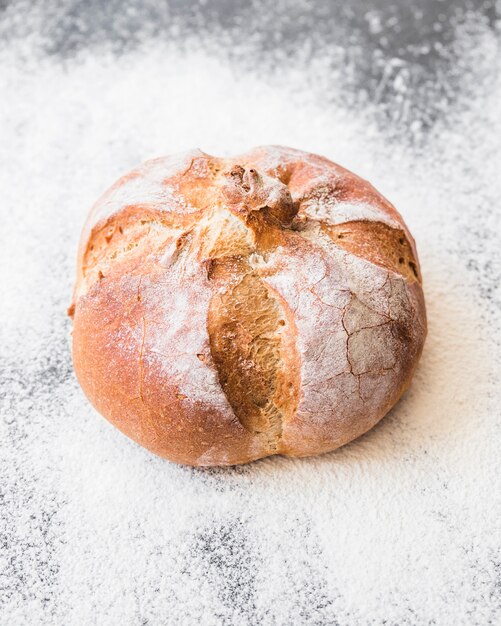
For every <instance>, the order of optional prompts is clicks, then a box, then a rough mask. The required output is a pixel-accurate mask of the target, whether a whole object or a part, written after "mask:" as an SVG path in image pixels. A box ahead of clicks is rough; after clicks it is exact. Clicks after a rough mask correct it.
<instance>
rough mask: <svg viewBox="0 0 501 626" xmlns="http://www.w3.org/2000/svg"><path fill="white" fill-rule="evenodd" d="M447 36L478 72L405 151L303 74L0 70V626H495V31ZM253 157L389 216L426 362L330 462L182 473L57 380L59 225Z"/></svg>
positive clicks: (140, 64) (145, 61)
mask: <svg viewBox="0 0 501 626" xmlns="http://www.w3.org/2000/svg"><path fill="white" fill-rule="evenodd" d="M458 37H459V42H460V44H461V45H462V46H463V48H462V50H461V51H460V53H458V54H459V56H458V67H459V68H461V67H470V66H471V64H472V59H473V61H474V62H475V63H476V64H477V72H476V74H475V75H473V76H469V75H467V74H466V75H465V80H464V84H463V85H462V87H461V89H462V90H463V91H462V92H461V94H463V93H464V96H463V95H461V94H460V95H459V97H458V99H457V102H458V103H459V104H457V105H456V106H451V108H450V111H449V112H448V114H447V115H446V118H447V119H446V122H438V123H437V124H436V125H435V127H434V128H433V129H432V130H431V131H430V132H429V133H424V132H423V133H421V132H420V131H419V129H417V130H416V129H415V128H414V130H413V132H414V134H413V140H414V141H413V142H412V143H409V142H407V141H406V140H405V138H404V139H401V140H399V139H398V138H393V139H392V140H391V141H390V140H389V139H388V138H387V135H386V134H385V132H384V130H381V129H379V130H378V127H377V126H376V125H375V123H374V116H373V113H374V111H373V108H372V106H367V107H365V108H364V109H363V110H360V108H354V107H351V106H346V105H345V104H344V103H343V93H342V91H340V89H341V88H340V87H339V86H338V83H337V82H336V80H334V79H332V77H331V76H330V75H329V74H328V73H326V72H324V73H322V72H320V71H318V68H317V69H315V67H311V66H310V65H308V63H307V62H306V61H305V62H301V63H300V62H296V63H295V64H294V63H293V64H290V65H285V66H284V67H282V68H280V71H278V70H277V71H276V72H275V73H272V72H271V70H269V71H266V72H263V71H262V70H261V71H260V70H259V66H258V67H256V69H255V70H254V71H251V70H246V71H245V72H242V71H239V67H238V65H237V64H236V63H235V64H234V65H232V64H231V63H230V62H229V61H228V62H225V63H221V62H218V60H217V58H216V57H213V56H207V55H205V54H204V53H203V52H202V51H198V50H197V49H196V47H194V46H193V45H192V44H188V45H187V46H186V49H185V50H184V51H182V52H180V51H177V50H176V49H175V48H174V47H173V46H172V47H169V46H167V45H162V44H160V43H152V44H150V45H149V46H144V47H141V48H139V49H136V50H135V51H131V52H129V53H127V54H125V55H123V56H120V57H114V56H113V55H111V54H110V53H108V52H107V51H106V50H105V49H102V50H99V49H94V50H93V52H82V53H81V55H80V56H78V57H76V58H73V59H71V60H67V61H66V62H64V63H62V62H61V61H58V60H57V59H51V58H49V57H44V56H42V57H40V58H38V57H35V56H34V55H33V54H31V53H30V48H29V44H25V46H24V48H23V50H22V51H19V50H18V49H17V48H16V47H15V46H13V47H11V49H10V51H3V52H1V53H0V89H1V94H2V101H1V106H0V128H1V136H2V141H1V142H0V215H1V220H2V221H1V224H2V228H1V233H0V237H1V242H0V277H1V286H2V298H1V300H0V319H1V326H0V339H1V352H0V355H1V361H0V367H1V372H0V373H1V377H2V386H1V390H0V398H1V402H2V404H1V416H0V442H1V443H0V472H1V476H2V481H1V486H0V511H1V513H0V537H1V541H0V614H1V615H2V618H1V619H0V621H2V623H5V624H13V625H14V624H15V625H24V624H29V625H35V624H50V625H53V624H65V625H81V624H113V625H114V624H141V625H146V624H149V625H153V624H155V625H156V624H169V625H171V624H172V625H178V624H183V625H184V624H187V625H191V624H203V625H218V624H231V625H236V624H238V625H239V626H240V625H247V624H249V625H250V624H256V625H257V624H259V625H265V626H266V625H268V624H269V625H271V624H276V625H285V624H287V625H288V624H294V625H302V624H308V625H310V624H316V625H323V624H339V625H343V626H346V625H357V626H359V625H362V626H365V625H369V624H388V625H398V626H404V625H406V624H409V625H422V624H437V625H449V624H455V625H459V624H465V625H466V624H468V625H472V624H497V623H500V622H501V546H500V543H501V542H500V537H501V521H500V520H501V454H500V451H499V448H500V440H501V420H500V409H499V407H500V406H501V387H500V385H499V378H500V373H501V292H500V289H501V288H500V286H499V285H500V283H501V279H500V276H501V268H500V253H499V240H500V236H501V232H500V229H501V219H500V210H501V209H500V198H501V176H500V174H499V172H500V168H501V160H500V154H501V153H500V150H499V137H500V136H501V115H500V112H501V85H500V83H499V76H493V75H492V72H490V70H489V68H491V67H492V66H496V67H498V68H499V61H498V60H497V59H496V45H497V44H496V39H495V35H494V34H493V33H492V32H490V31H488V30H487V29H485V30H480V31H479V32H478V33H476V34H475V36H473V35H471V34H468V33H466V34H463V35H461V34H459V35H458ZM458 45H459V44H458ZM21 52H22V54H21ZM462 64H463V65H462ZM496 64H497V65H496ZM392 72H393V70H392ZM390 75H391V76H393V74H391V73H390ZM312 76H313V77H312ZM395 80H396V79H395ZM310 85H311V87H312V89H311V90H310V89H309V86H310ZM322 94H326V95H327V96H328V97H323V96H322ZM388 134H391V133H390V132H388ZM272 143H277V144H285V145H291V146H294V147H298V148H301V149H304V150H309V151H312V152H318V153H320V154H324V155H326V156H327V157H329V158H332V159H333V160H335V161H337V162H339V163H341V164H342V165H344V166H346V167H348V168H350V169H353V170H354V171H355V172H357V173H358V174H360V175H362V176H364V177H366V178H368V179H369V180H370V181H371V182H373V183H374V185H375V186H376V187H377V188H378V189H379V190H380V191H382V192H383V193H384V194H385V195H386V196H387V197H388V198H389V199H390V200H391V201H392V202H393V203H394V204H395V205H396V206H397V208H398V209H399V210H400V211H401V213H402V214H403V216H404V218H405V220H406V222H407V224H408V226H409V227H410V229H411V231H412V233H413V235H414V236H415V239H416V241H417V245H418V252H419V255H420V259H421V263H422V270H423V276H424V283H425V292H426V298H427V307H428V317H429V335H428V340H427V343H426V346H425V351H424V354H423V357H422V361H421V364H420V366H419V369H418V372H417V374H416V377H415V380H414V383H413V385H412V387H411V389H410V391H409V392H408V393H407V395H406V396H405V398H404V399H403V401H401V402H400V403H399V404H398V405H397V407H396V408H395V409H394V410H393V411H392V412H391V414H390V415H389V416H388V417H387V418H386V419H384V420H383V421H382V422H381V424H380V425H379V426H378V427H376V428H375V429H374V430H373V431H372V432H370V433H368V434H367V435H366V436H364V437H363V438H361V439H360V440H358V441H356V442H354V443H353V444H351V445H349V446H346V447H345V448H343V449H341V450H339V451H337V452H335V453H332V454H329V455H326V456H322V457H318V458H311V459H304V460H289V459H286V458H280V457H276V458H270V459H266V460H263V461H260V462H256V463H254V464H251V465H248V466H244V467H240V468H234V469H226V470H211V471H204V470H193V469H189V468H183V467H178V466H176V465H173V464H171V463H168V462H166V461H163V460H161V459H158V458H156V457H153V456H152V455H151V454H150V453H148V452H147V451H145V450H143V449H141V448H139V447H138V446H137V445H135V444H134V443H132V442H131V441H129V440H127V439H126V438H125V437H124V436H123V435H121V434H120V433H119V432H118V431H117V430H115V429H114V428H113V427H111V426H110V425H109V424H108V423H107V422H106V421H105V420H104V419H102V418H101V417H100V416H99V415H97V413H95V411H94V410H93V409H92V408H91V407H90V405H89V404H88V402H87V401H86V399H85V398H84V396H83V394H82V392H81V391H80V389H79V387H78V385H77V383H76V381H75V379H74V376H73V374H72V371H71V361H70V351H69V345H70V337H69V333H70V326H71V325H70V323H69V320H68V319H67V318H66V313H65V309H66V307H67V306H68V305H69V303H70V297H71V287H72V282H73V278H74V259H75V255H76V246H77V240H78V235H79V232H80V228H81V226H82V224H83V221H84V218H85V215H86V213H87V210H88V209H89V207H90V206H91V205H92V203H93V201H94V200H95V199H96V198H97V197H98V196H99V195H100V194H101V193H102V192H103V191H104V190H105V189H106V188H107V187H108V186H109V185H110V184H111V183H112V182H113V181H114V180H115V179H116V178H117V177H118V176H119V175H121V174H123V173H125V172H127V171H128V170H129V169H131V168H132V167H134V166H136V165H137V164H139V163H140V162H141V161H143V160H145V159H148V158H152V157H155V156H160V155H163V154H169V153H175V152H180V151H183V150H186V149H189V148H192V147H199V148H201V149H202V150H204V151H205V152H208V153H213V154H216V155H229V154H232V153H239V152H243V151H245V150H247V149H248V148H250V147H252V146H254V145H259V144H272ZM4 620H5V621H4Z"/></svg>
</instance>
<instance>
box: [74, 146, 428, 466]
mask: <svg viewBox="0 0 501 626" xmlns="http://www.w3.org/2000/svg"><path fill="white" fill-rule="evenodd" d="M69 313H70V315H72V316H73V317H74V331H73V361H74V367H75V372H76V374H77V377H78V379H79V381H80V384H81V385H82V388H83V389H84V391H85V393H86V394H87V396H88V397H89V399H90V400H91V402H92V403H93V404H94V406H95V407H96V409H97V410H98V411H99V412H100V413H102V414H103V415H104V416H105V417H106V418H107V419H109V420H110V421H111V422H112V423H113V424H115V425H116V426H117V427H118V428H119V429H120V430H122V432H124V433H125V434H126V435H128V436H129V437H131V438H132V439H134V440H135V441H137V442H139V443H140V444H141V445H143V446H145V447H147V448H149V449H150V450H152V451H153V452H155V453H156V454H159V455H161V456H164V457H167V458H169V459H171V460H173V461H176V462H179V463H186V464H191V465H230V464H236V463H244V462H247V461H251V460H254V459H257V458H260V457H263V456H268V455H270V454H276V453H281V454H287V455H291V456H304V455H310V454H317V453H321V452H326V451H328V450H333V449H335V448H336V447H338V446H340V445H343V444H344V443H347V442H348V441H351V440H352V439H354V438H355V437H357V436H359V435H360V434H362V433H363V432H365V431H367V430H368V429H369V428H371V427H372V426H373V425H374V424H375V423H376V422H377V421H379V419H381V417H383V415H384V414H385V413H386V412H387V411H388V410H389V409H390V408H391V406H393V404H394V403H395V402H396V401H397V400H398V398H399V397H400V396H401V394H402V393H403V392H404V391H405V389H406V388H407V386H408V385H409V383H410V380H411V378H412V375H413V372H414V369H415V366H416V364H417V361H418V359H419V356H420V354H421V350H422V346H423V343H424V338H425V334H426V315H425V307H424V299H423V292H422V288H421V275H420V269H419V263H418V260H417V253H416V249H415V244H414V240H413V239H412V236H411V235H410V233H409V231H408V229H407V228H406V226H405V224H404V223H403V220H402V218H401V217H400V215H399V214H398V213H397V211H396V210H395V208H394V207H393V206H392V205H391V204H390V203H389V202H388V201H387V200H385V199H384V198H383V197H382V196H381V195H380V194H379V193H378V192H377V191H376V190H375V189H374V188H373V187H372V186H371V185H370V184H369V183H367V182H366V181H363V180H362V179H360V178H359V177H357V176H355V175H354V174H352V173H351V172H348V171H347V170H345V169H343V168H341V167H339V166H337V165H335V164H333V163H331V162H330V161H328V160H327V159H325V158H323V157H319V156H316V155H311V154H307V153H303V152H300V151H297V150H293V149H290V148H281V147H273V146H272V147H264V148H256V149H255V150H253V151H251V152H249V153H247V154H245V155H241V156H239V157H235V158H233V159H219V158H215V157H210V156H208V155H205V154H203V153H202V152H200V151H193V152H191V153H186V154H183V155H179V156H174V157H167V158H163V159H156V160H154V161H150V162H148V163H145V164H144V165H142V166H140V167H139V168H138V169H137V170H135V171H134V172H132V173H131V174H129V175H127V176H125V177H123V178H122V179H120V181H118V182H117V183H116V184H115V185H114V186H113V187H112V188H111V189H110V190H109V191H108V192H106V193H105V194H104V195H103V196H102V198H100V200H99V201H98V202H97V203H96V205H95V207H94V209H93V210H92V212H91V214H90V215H89V219H88V221H87V223H86V225H85V227H84V230H83V233H82V239H81V244H80V250H79V260H78V271H77V281H76V284H75V289H74V300H73V303H72V305H71V307H70V310H69Z"/></svg>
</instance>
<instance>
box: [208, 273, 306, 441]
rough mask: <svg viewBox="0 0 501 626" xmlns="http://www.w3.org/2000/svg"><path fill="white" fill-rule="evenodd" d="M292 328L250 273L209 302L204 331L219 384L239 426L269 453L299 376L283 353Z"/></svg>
mask: <svg viewBox="0 0 501 626" xmlns="http://www.w3.org/2000/svg"><path fill="white" fill-rule="evenodd" d="M290 330H291V329H290V328H288V324H287V321H286V316H285V314H284V311H283V308H282V305H281V304H280V303H279V301H278V299H277V298H275V297H274V295H273V294H272V292H271V290H270V289H269V288H268V287H267V285H266V284H265V282H264V281H263V280H262V279H261V278H260V277H259V276H257V275H256V274H254V273H249V274H245V275H244V277H243V278H242V279H241V280H240V282H239V283H238V284H237V285H235V286H234V287H232V288H231V289H229V290H228V291H226V292H224V293H222V294H216V295H215V296H214V297H213V299H212V301H211V304H210V308H209V316H208V331H209V337H210V348H211V353H212V358H213V360H214V363H215V365H216V368H217V370H218V374H219V380H220V383H221V386H222V388H223V390H224V392H225V394H226V397H227V398H228V401H229V402H230V404H231V406H232V408H233V410H234V412H235V415H236V416H237V417H238V419H239V421H240V423H241V424H242V425H243V426H244V428H246V429H247V430H248V431H250V432H252V433H254V434H256V435H258V436H260V437H263V438H264V439H266V442H267V446H268V447H269V449H270V450H272V451H277V449H278V447H279V444H280V440H281V437H282V421H283V419H284V418H287V417H289V415H291V414H293V413H294V411H295V405H296V404H297V389H298V384H297V380H295V379H296V378H297V372H295V371H294V368H293V367H292V368H291V367H290V364H289V363H290V361H291V359H290V356H291V355H286V354H284V348H285V345H286V341H284V334H285V333H288V332H290Z"/></svg>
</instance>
